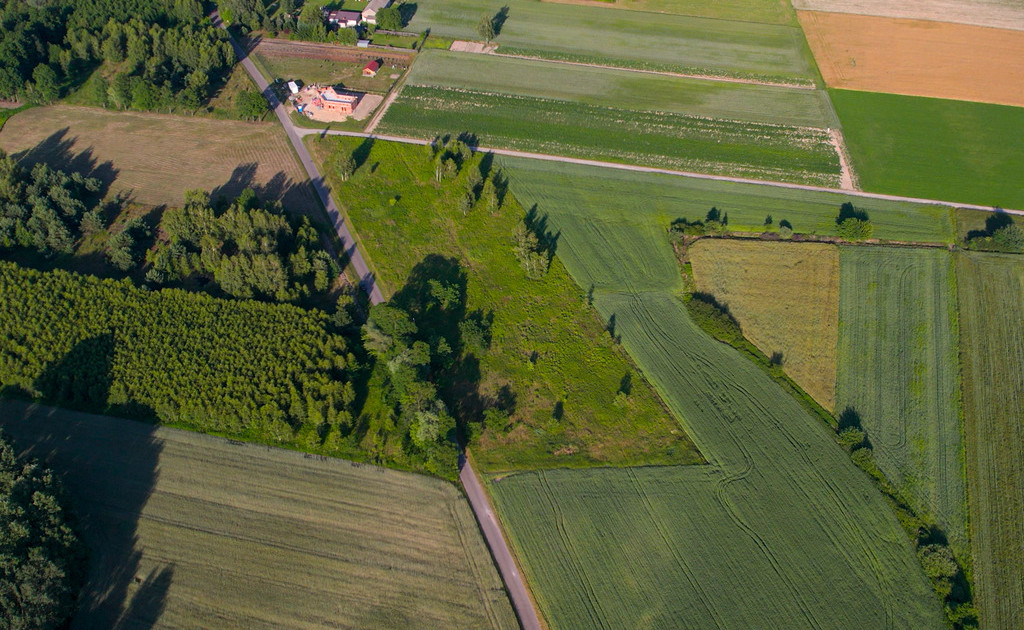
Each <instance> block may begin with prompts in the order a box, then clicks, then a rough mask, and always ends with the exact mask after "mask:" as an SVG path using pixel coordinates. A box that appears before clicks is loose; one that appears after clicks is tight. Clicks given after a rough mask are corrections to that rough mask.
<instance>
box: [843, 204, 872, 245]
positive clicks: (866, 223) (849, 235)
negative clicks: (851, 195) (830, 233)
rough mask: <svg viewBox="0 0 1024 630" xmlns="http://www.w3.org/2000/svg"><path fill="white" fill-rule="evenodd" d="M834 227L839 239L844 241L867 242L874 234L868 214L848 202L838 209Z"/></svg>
mask: <svg viewBox="0 0 1024 630" xmlns="http://www.w3.org/2000/svg"><path fill="white" fill-rule="evenodd" d="M836 226H837V227H836V232H837V233H838V234H839V238H842V239H843V240H846V241H863V240H867V239H869V238H871V234H872V233H873V232H874V226H872V225H871V220H870V219H869V218H868V213H867V212H864V211H863V210H858V209H857V208H855V207H854V206H853V204H852V203H850V202H849V201H847V202H846V203H844V204H843V205H842V206H840V207H839V215H838V216H837V217H836Z"/></svg>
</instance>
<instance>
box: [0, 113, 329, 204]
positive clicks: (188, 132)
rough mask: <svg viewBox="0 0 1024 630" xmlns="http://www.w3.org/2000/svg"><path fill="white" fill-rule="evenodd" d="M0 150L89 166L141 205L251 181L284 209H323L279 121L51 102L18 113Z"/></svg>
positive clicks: (234, 190) (0, 136) (0, 137)
mask: <svg viewBox="0 0 1024 630" xmlns="http://www.w3.org/2000/svg"><path fill="white" fill-rule="evenodd" d="M0 149H3V150H4V151H7V152H8V153H10V154H12V155H14V156H15V157H17V158H18V159H21V160H23V161H24V162H26V163H35V162H40V161H41V162H46V163H48V164H50V165H51V166H54V167H57V168H64V169H68V168H70V169H73V170H80V171H84V172H89V173H93V174H94V175H95V176H98V177H99V178H100V179H101V180H103V181H104V183H106V184H108V185H109V186H110V193H120V192H124V193H127V194H129V195H130V198H131V200H132V201H135V202H137V203H141V204H146V205H154V206H156V205H164V204H167V205H172V206H179V205H181V204H182V203H183V202H184V195H185V191H187V190H190V189H193V188H202V189H204V190H212V191H213V192H214V195H215V196H217V195H220V194H224V195H226V196H229V197H230V196H233V195H237V194H238V193H239V192H241V191H242V189H244V188H246V187H251V188H254V189H255V190H256V191H257V193H259V194H260V197H261V198H264V199H281V200H282V201H284V203H285V204H286V206H288V208H289V209H291V210H293V211H297V212H307V213H310V215H311V216H313V217H317V216H318V214H317V213H319V212H320V210H319V206H318V205H317V202H316V199H315V198H314V196H313V193H312V190H311V189H310V187H309V186H308V185H307V184H306V181H307V178H306V173H305V171H303V170H302V167H301V166H300V165H299V163H298V161H297V160H296V159H295V156H294V154H293V153H292V151H291V148H290V147H289V145H288V139H287V138H286V137H285V135H284V131H283V130H282V129H281V127H280V126H279V125H276V124H273V123H247V122H240V121H229V120H210V119H208V118H190V117H183V116H168V115H164V114H143V113H136V112H114V111H108V110H104V109H97V108H90V107H68V106H63V105H56V106H52V107H39V108H33V109H30V110H27V111H25V112H22V113H19V114H17V115H15V116H14V117H13V118H11V119H10V120H8V121H7V124H6V125H4V127H3V131H2V132H0Z"/></svg>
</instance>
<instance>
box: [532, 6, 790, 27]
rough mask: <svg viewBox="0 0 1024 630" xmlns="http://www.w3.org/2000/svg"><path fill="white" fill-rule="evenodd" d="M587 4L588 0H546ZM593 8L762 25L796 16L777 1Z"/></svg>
mask: <svg viewBox="0 0 1024 630" xmlns="http://www.w3.org/2000/svg"><path fill="white" fill-rule="evenodd" d="M544 1H550V2H564V3H566V4H587V2H588V0H544ZM589 1H590V2H591V3H592V5H593V6H599V7H609V8H611V7H614V8H618V9H628V10H632V11H651V12H653V13H675V14H678V15H692V16H695V17H709V18H719V19H722V20H742V21H747V22H760V23H762V24H794V23H795V22H796V14H795V13H794V12H793V8H792V7H791V6H790V5H789V3H788V2H777V1H776V0H700V1H694V0H589Z"/></svg>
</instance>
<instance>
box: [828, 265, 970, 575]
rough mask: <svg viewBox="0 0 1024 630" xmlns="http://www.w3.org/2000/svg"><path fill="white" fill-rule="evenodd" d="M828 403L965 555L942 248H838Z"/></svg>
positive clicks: (951, 316)
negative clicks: (862, 433)
mask: <svg viewBox="0 0 1024 630" xmlns="http://www.w3.org/2000/svg"><path fill="white" fill-rule="evenodd" d="M840 261H841V265H840V281H839V287H840V291H839V378H838V381H837V384H836V411H837V413H844V412H845V411H846V410H847V409H851V410H853V411H854V412H855V413H856V414H857V415H858V416H859V418H860V423H861V426H863V428H864V429H865V430H866V431H867V435H868V440H869V441H870V442H871V446H872V448H873V449H874V453H875V461H876V462H877V463H878V466H879V468H881V469H882V472H884V473H885V474H886V476H887V477H888V478H889V480H890V481H892V482H893V484H894V485H895V486H896V487H897V488H899V489H900V490H901V491H902V492H903V494H904V495H905V496H907V497H908V498H909V499H910V501H911V504H912V505H913V506H914V507H915V509H916V511H918V512H919V513H920V514H923V515H927V516H930V517H931V518H932V519H934V521H935V522H937V523H938V524H939V525H940V526H941V527H942V528H943V530H944V531H945V534H946V536H947V537H948V538H949V541H950V543H951V545H952V547H953V548H954V550H956V552H957V555H958V556H959V557H961V558H966V557H967V554H968V532H967V507H966V500H967V497H966V490H965V483H966V482H965V479H964V465H963V442H962V439H961V427H960V379H959V375H958V358H957V329H958V324H957V314H956V297H955V280H954V277H953V261H952V258H951V255H950V253H949V252H948V251H944V250H938V249H932V250H925V249H888V248H877V247H844V248H842V249H841V255H840Z"/></svg>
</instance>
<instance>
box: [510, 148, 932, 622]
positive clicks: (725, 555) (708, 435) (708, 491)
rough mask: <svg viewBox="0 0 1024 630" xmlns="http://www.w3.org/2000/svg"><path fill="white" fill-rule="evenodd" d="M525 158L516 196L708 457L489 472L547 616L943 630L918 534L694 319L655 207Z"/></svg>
mask: <svg viewBox="0 0 1024 630" xmlns="http://www.w3.org/2000/svg"><path fill="white" fill-rule="evenodd" d="M523 162H524V161H522V160H516V161H511V160H508V161H506V162H505V163H506V164H507V165H508V167H509V170H510V174H511V180H512V190H513V192H514V193H515V194H516V195H517V197H518V198H519V200H520V202H521V203H522V204H523V205H524V206H525V207H534V206H535V205H536V209H537V212H538V213H540V214H541V215H542V216H546V217H547V219H548V224H549V225H550V227H551V229H553V230H558V232H559V234H560V237H559V241H558V253H557V255H558V257H559V258H561V259H562V261H563V262H564V263H565V266H566V268H567V269H568V270H569V273H570V274H571V275H572V277H573V279H575V280H576V282H577V284H579V285H580V286H581V287H586V286H593V287H594V303H595V305H596V306H597V308H598V311H599V312H600V313H601V315H602V316H603V317H604V318H605V320H606V321H608V325H609V327H610V328H612V327H613V328H614V331H615V335H616V337H617V338H619V339H620V340H621V343H622V345H623V347H624V348H625V349H626V350H627V351H628V352H629V354H630V356H632V357H633V359H634V360H635V361H636V363H637V366H638V367H639V369H641V370H642V371H643V372H644V374H645V375H646V376H647V378H648V379H649V380H650V381H651V382H652V383H653V384H654V386H655V388H656V389H657V390H658V392H659V393H660V394H661V395H662V397H663V398H664V400H665V401H666V403H667V404H668V406H669V408H670V409H671V410H672V411H673V412H674V413H675V415H676V417H677V418H678V419H679V421H680V424H681V425H682V426H683V428H684V429H685V430H686V431H687V433H688V434H689V435H690V436H691V437H692V438H693V440H694V443H695V444H696V445H697V447H698V448H699V449H700V451H701V453H702V455H704V457H705V459H706V460H707V461H708V462H709V465H708V466H706V467H701V468H692V469H688V470H685V471H680V470H674V469H669V470H657V471H652V470H637V471H634V470H614V471H613V470H607V469H600V470H595V471H586V472H579V471H564V472H563V471H558V472H544V473H529V474H520V475H515V476H511V477H506V478H504V479H501V480H500V481H497V480H494V481H492V489H493V493H494V496H495V501H496V504H497V506H498V509H499V513H500V514H501V517H502V518H503V519H504V523H505V526H506V528H507V531H508V532H509V535H510V537H511V539H512V541H513V544H514V546H515V548H516V550H517V552H518V553H519V557H520V558H521V559H522V561H523V563H524V570H525V571H526V574H527V576H528V577H529V579H530V581H531V584H533V585H534V589H535V593H536V594H537V600H538V602H539V605H540V607H541V610H542V611H543V613H544V615H545V617H546V618H547V619H548V621H549V622H550V624H551V626H552V627H553V628H575V627H599V628H620V627H649V628H707V627H736V628H745V627H757V628H794V627H817V628H882V627H890V628H942V627H944V620H943V614H942V611H941V607H940V603H939V600H938V599H937V598H936V596H935V594H934V593H933V591H932V590H931V586H930V585H929V583H928V582H927V580H926V579H925V577H924V575H923V573H922V571H921V569H920V565H919V564H918V560H917V558H916V557H915V553H914V550H913V546H912V544H911V542H910V540H909V539H908V538H907V536H906V534H905V533H904V532H903V530H902V528H901V527H900V525H899V524H898V522H897V520H896V518H895V516H894V514H893V512H892V510H891V509H890V508H889V506H888V504H887V503H886V502H885V500H884V499H883V497H882V496H881V495H880V494H879V493H878V491H877V490H876V489H875V488H874V486H873V485H872V484H871V481H870V479H869V478H868V477H867V475H865V474H864V473H863V472H862V471H860V470H858V469H857V468H856V467H855V466H854V465H853V464H852V463H851V462H850V460H849V457H848V456H847V454H846V453H845V452H844V451H843V450H842V449H841V448H840V447H839V446H837V445H836V443H835V441H834V439H833V436H832V434H831V429H829V428H828V427H827V426H825V424H824V423H822V422H821V420H820V419H818V418H816V417H813V416H811V415H810V414H809V413H808V412H807V411H805V410H804V408H803V407H802V406H801V405H800V404H799V403H798V402H797V401H796V399H795V398H793V397H791V396H790V395H789V394H788V393H787V392H785V391H784V390H783V389H782V388H780V387H779V386H778V385H777V384H776V383H775V382H774V381H772V380H771V378H770V377H769V376H768V375H767V374H766V373H765V372H763V371H762V370H761V369H760V368H759V367H758V366H757V365H755V364H754V363H753V362H752V361H750V360H748V359H746V358H745V357H743V356H742V355H741V354H739V353H738V352H736V351H735V350H733V349H732V348H731V347H729V346H727V345H725V344H722V343H719V342H717V341H715V340H714V339H712V338H711V337H709V336H708V335H707V334H705V333H704V332H702V331H701V330H700V329H699V328H698V327H697V326H696V325H695V324H694V323H693V322H692V321H691V320H690V319H689V316H688V313H687V310H686V306H685V305H684V304H683V301H682V298H681V296H680V294H681V290H682V279H681V277H680V275H679V273H678V272H675V273H674V274H673V273H672V272H671V270H672V268H673V266H674V265H675V261H674V257H673V252H672V248H671V246H670V242H669V239H668V235H667V233H666V232H665V231H663V230H664V226H665V223H664V222H663V221H662V218H661V216H659V215H660V212H661V211H660V210H657V209H654V210H649V209H647V207H648V206H649V204H648V201H647V198H646V196H645V195H644V194H638V195H633V196H629V195H621V194H618V195H616V194H610V193H609V192H608V191H607V190H605V191H604V196H603V197H602V196H600V194H601V193H600V192H596V191H594V190H593V184H594V183H595V181H596V180H597V179H598V178H597V177H578V178H575V179H572V178H562V179H559V180H558V183H557V184H555V185H554V187H555V188H557V189H558V194H557V195H555V194H552V193H553V192H554V191H552V188H551V180H550V179H546V178H544V177H540V176H539V175H538V173H539V172H542V171H545V172H551V171H552V170H555V169H554V168H553V166H554V165H550V164H543V165H541V166H540V167H538V168H535V169H528V168H520V167H521V166H523V165H524V164H523ZM631 175H632V174H631ZM655 198H656V197H655ZM763 209H764V206H763V205H762V210H763ZM673 214H674V213H673ZM668 216H672V215H671V214H670V215H668ZM582 226H586V231H584V230H583V229H581V227H582ZM577 473H579V474H577ZM673 475H675V477H673Z"/></svg>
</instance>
